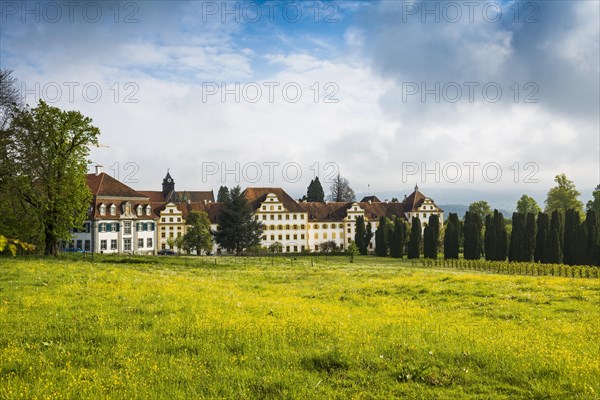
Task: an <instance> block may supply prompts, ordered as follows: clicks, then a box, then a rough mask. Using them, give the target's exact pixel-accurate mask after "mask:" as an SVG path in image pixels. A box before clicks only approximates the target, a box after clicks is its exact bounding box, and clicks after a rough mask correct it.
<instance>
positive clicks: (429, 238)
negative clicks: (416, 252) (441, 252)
mask: <svg viewBox="0 0 600 400" xmlns="http://www.w3.org/2000/svg"><path fill="white" fill-rule="evenodd" d="M433 232H434V231H433V227H431V226H430V225H429V224H427V226H425V229H424V230H423V256H424V257H425V258H431V259H434V258H436V257H435V256H434V254H435V250H434V239H433V236H434V233H433Z"/></svg>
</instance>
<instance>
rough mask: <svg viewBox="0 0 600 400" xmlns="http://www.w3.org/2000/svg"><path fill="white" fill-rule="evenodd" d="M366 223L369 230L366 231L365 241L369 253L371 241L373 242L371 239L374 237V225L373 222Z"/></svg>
mask: <svg viewBox="0 0 600 400" xmlns="http://www.w3.org/2000/svg"><path fill="white" fill-rule="evenodd" d="M366 225H367V231H366V232H365V238H364V243H365V246H366V248H367V253H368V251H369V243H371V239H373V227H372V225H371V222H366ZM367 253H365V254H367ZM361 254H362V253H361Z"/></svg>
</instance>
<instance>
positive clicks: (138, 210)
mask: <svg viewBox="0 0 600 400" xmlns="http://www.w3.org/2000/svg"><path fill="white" fill-rule="evenodd" d="M136 213H137V215H138V216H141V215H142V206H140V205H138V206H137V209H136Z"/></svg>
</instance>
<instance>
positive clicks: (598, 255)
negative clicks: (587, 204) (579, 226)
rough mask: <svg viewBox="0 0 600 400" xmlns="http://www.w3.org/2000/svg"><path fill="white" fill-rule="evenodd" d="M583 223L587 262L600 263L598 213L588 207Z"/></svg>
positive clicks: (590, 263)
mask: <svg viewBox="0 0 600 400" xmlns="http://www.w3.org/2000/svg"><path fill="white" fill-rule="evenodd" d="M585 223H586V225H587V234H588V242H587V257H586V259H587V264H589V265H600V224H599V223H598V215H596V212H595V211H594V210H593V209H589V210H588V212H587V214H586V217H585Z"/></svg>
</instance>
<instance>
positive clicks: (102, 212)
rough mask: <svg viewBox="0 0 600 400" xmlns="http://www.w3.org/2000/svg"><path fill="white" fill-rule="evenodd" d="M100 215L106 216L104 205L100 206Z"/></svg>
mask: <svg viewBox="0 0 600 400" xmlns="http://www.w3.org/2000/svg"><path fill="white" fill-rule="evenodd" d="M100 215H106V206H105V205H104V204H100Z"/></svg>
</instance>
